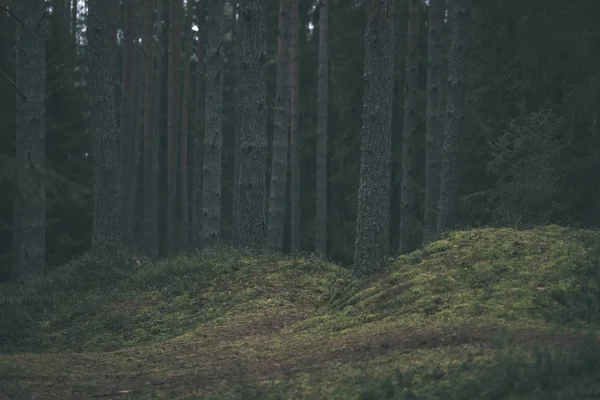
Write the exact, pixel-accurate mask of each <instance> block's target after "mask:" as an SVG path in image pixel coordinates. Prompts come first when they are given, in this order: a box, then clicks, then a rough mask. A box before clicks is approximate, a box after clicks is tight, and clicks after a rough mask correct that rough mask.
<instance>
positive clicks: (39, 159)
mask: <svg viewBox="0 0 600 400" xmlns="http://www.w3.org/2000/svg"><path fill="white" fill-rule="evenodd" d="M45 13H46V6H45V4H44V3H43V2H40V1H37V0H20V1H19V2H18V3H17V9H16V15H17V16H18V17H19V23H17V25H16V26H17V33H16V46H15V47H16V49H17V52H16V81H15V84H16V87H17V88H18V90H19V92H18V93H17V95H16V96H17V98H16V126H15V130H16V141H15V148H16V165H17V168H18V180H17V185H18V193H17V196H16V197H15V203H14V222H13V223H14V229H15V231H14V238H15V239H16V240H15V241H14V244H16V246H17V247H16V249H15V261H16V263H15V264H14V265H13V266H12V271H11V280H12V281H13V282H20V281H22V280H24V279H27V278H28V277H30V276H35V275H41V274H42V272H43V270H44V263H45V254H46V191H45V188H44V168H45V167H44V164H45V151H46V103H45V101H46V38H47V36H48V33H49V32H48V31H49V26H48V21H47V20H44V15H45ZM21 24H23V25H21Z"/></svg>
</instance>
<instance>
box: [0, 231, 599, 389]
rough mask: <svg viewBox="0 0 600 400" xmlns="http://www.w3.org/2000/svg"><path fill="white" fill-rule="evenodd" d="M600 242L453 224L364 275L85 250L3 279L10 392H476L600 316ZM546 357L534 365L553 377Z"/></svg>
mask: <svg viewBox="0 0 600 400" xmlns="http://www.w3.org/2000/svg"><path fill="white" fill-rule="evenodd" d="M597 239H598V237H597V233H596V232H593V231H585V230H573V229H567V228H561V227H557V226H548V227H544V228H539V229H533V230H529V231H519V230H514V229H477V230H470V231H463V232H454V233H451V234H450V235H448V236H446V237H444V238H443V239H442V240H440V241H437V242H435V243H432V244H430V245H429V246H427V247H425V248H423V249H421V250H418V251H416V252H414V253H412V254H410V255H406V256H402V257H399V258H397V259H395V260H392V261H391V262H390V265H389V266H388V268H387V269H386V271H385V272H384V273H382V274H381V275H380V276H377V277H374V278H369V279H365V280H359V279H356V278H354V277H352V276H351V274H350V273H349V272H348V271H346V270H344V269H342V268H340V267H338V266H335V265H332V264H328V263H324V262H322V261H319V260H317V259H313V258H311V257H305V256H298V257H284V256H280V255H276V254H271V253H252V252H242V251H238V250H234V249H230V248H219V249H210V250H207V251H205V252H202V253H199V254H195V255H192V256H179V257H176V258H174V259H172V260H165V261H160V262H157V263H152V262H150V261H149V260H146V259H143V258H139V257H137V256H135V255H132V254H127V253H119V254H116V255H111V256H107V257H106V258H105V259H104V258H103V259H99V258H94V257H93V256H85V257H82V258H80V259H78V260H74V261H73V262H72V263H70V264H68V265H66V266H64V267H61V268H58V269H56V270H55V271H54V272H53V273H51V274H49V275H47V276H45V277H43V278H41V279H38V280H36V281H32V282H29V283H27V284H25V285H22V286H2V287H0V306H1V307H0V318H2V322H3V324H0V350H2V351H4V352H5V353H8V352H11V353H14V354H13V355H4V356H0V377H2V376H5V377H6V378H3V379H4V381H2V382H0V387H4V388H9V389H5V390H7V391H8V390H10V391H8V392H7V393H12V394H13V395H15V396H16V395H24V393H25V394H31V393H34V392H36V391H42V392H43V391H44V389H43V388H44V387H46V386H47V385H49V384H51V385H52V387H53V388H54V389H53V390H54V391H55V392H56V393H57V398H73V396H76V395H75V394H73V393H79V394H81V393H86V394H87V395H92V394H93V395H96V394H98V393H97V392H98V391H100V392H102V391H103V390H104V389H103V388H106V387H127V388H130V390H132V391H134V392H135V393H138V394H139V398H146V397H148V396H150V395H152V396H154V397H155V398H197V397H198V396H197V395H198V393H202V394H203V395H206V396H209V397H210V396H216V397H214V398H239V397H240V395H241V394H240V393H242V392H243V393H246V394H245V395H246V396H250V397H252V393H254V395H255V396H254V398H257V397H256V396H259V395H260V396H262V397H260V398H280V397H286V398H289V397H294V396H296V397H300V398H311V396H312V397H313V398H340V399H341V398H344V399H345V398H357V397H356V396H357V393H363V394H364V396H370V395H373V396H375V394H373V393H376V395H377V396H384V397H385V396H388V395H390V393H393V396H396V397H387V398H405V397H401V396H413V395H414V396H417V397H414V398H438V397H439V396H441V394H440V393H447V390H449V389H448V388H451V386H452V385H453V384H455V383H456V382H463V383H461V385H463V386H461V387H463V389H464V390H463V392H464V393H467V392H469V391H470V392H469V393H475V392H476V391H477V390H483V388H482V387H480V386H476V385H475V386H473V384H472V383H469V382H473V381H474V380H478V379H479V380H481V379H483V378H482V375H480V373H481V371H484V370H485V371H488V369H487V368H488V366H489V368H491V369H490V370H489V371H488V372H486V373H488V374H491V375H493V374H498V371H500V370H502V371H504V370H506V369H507V367H506V365H513V367H511V368H516V367H515V365H522V366H524V367H523V368H526V369H527V371H529V370H531V368H533V367H531V365H530V364H527V363H528V362H529V361H530V360H531V357H532V352H531V348H532V345H533V344H534V343H539V342H543V343H545V344H546V345H548V346H555V345H560V346H561V347H562V348H571V347H577V346H579V343H581V338H582V337H583V336H584V333H585V332H587V330H589V329H591V327H592V326H593V323H594V322H595V321H596V320H597V319H598V317H599V316H600V307H599V306H598V305H599V304H600V300H599V299H600V272H599V271H600V268H597V266H598V260H599V259H600V256H599V255H600V251H599V250H598V249H600V246H598V245H596V244H595V243H596V242H598V240H597ZM498 338H502V341H500V342H498V340H499V339H498ZM499 343H501V345H500V344H499ZM592 347H593V346H591V347H590V346H589V345H588V348H592ZM506 349H508V350H509V351H512V353H511V357H512V358H510V360H508V359H504V358H503V357H504V356H503V354H504V352H505V351H507V350H506ZM49 352H52V355H51V356H50V355H49ZM74 352H76V353H74ZM28 353H29V354H28ZM30 353H37V354H30ZM552 354H554V353H552ZM598 354H600V352H599V353H598ZM561 357H562V356H561ZM555 358H556V357H555ZM499 360H500V361H499ZM502 360H504V361H502ZM545 360H546V361H544V362H545V363H546V364H547V365H548V367H544V368H545V369H539V368H538V370H539V371H542V372H543V371H546V372H545V373H553V372H552V371H554V370H552V369H551V367H550V365H553V364H552V362H554V361H552V360H554V359H549V358H546V359H545ZM556 360H558V361H557V362H559V363H562V364H565V365H566V364H569V363H571V364H569V365H572V366H574V365H575V364H576V361H574V360H572V359H567V358H564V357H563V358H560V357H558V358H556ZM498 362H501V363H503V364H502V365H503V367H502V368H504V369H498V368H501V367H498ZM511 363H513V364H511ZM519 363H521V364H519ZM523 363H525V364H523ZM494 365H496V367H493V366H494ZM528 365H529V366H528ZM61 368H62V369H61ZM493 368H496V369H493ZM519 368H521V367H519ZM536 368H537V367H536ZM552 368H553V367H552ZM573 368H575V367H573ZM575 369H576V368H575ZM16 371H20V372H16ZM66 371H68V372H66ZM395 371H400V375H398V374H397V373H396V372H395ZM490 371H491V372H490ZM494 371H495V372H494ZM542 372H539V373H537V372H536V373H533V372H531V373H529V372H528V373H527V374H529V375H527V374H525V375H523V376H524V378H523V377H522V378H523V379H530V378H528V377H531V376H541V375H540V374H542ZM580 372H581V371H580ZM536 374H537V375H536ZM584 375H585V374H584ZM585 376H587V375H585ZM486 379H487V378H486ZM507 379H508V378H507ZM511 379H512V378H511ZM515 379H516V380H515V382H521V380H519V379H521V378H518V379H517V378H515ZM531 379H533V378H531ZM535 379H538V378H535ZM540 379H541V378H540ZM399 382H400V383H399ZM494 382H495V383H494V384H495V385H497V386H498V385H500V386H501V383H499V382H500V381H498V380H496V381H494ZM8 383H10V385H13V386H10V385H8ZM373 385H375V386H373ZM407 385H408V386H407ZM515 385H516V386H515V387H517V386H518V385H521V386H519V387H520V388H521V389H522V390H526V388H527V387H528V386H527V385H525V384H521V383H519V384H518V385H517V384H515ZM500 386H498V387H500ZM73 387H76V388H78V389H77V390H79V392H77V390H76V391H73ZM548 387H549V388H550V386H548ZM523 388H525V389H523ZM521 389H519V390H521ZM0 390H1V389H0ZM445 390H446V392H444V391H445ZM461 390H462V389H461ZM497 390H498V393H500V392H501V388H500V389H497ZM502 390H504V389H502ZM548 390H550V389H548ZM552 390H554V389H552ZM556 390H558V389H556ZM574 390H575V389H574ZM369 393H371V394H369ZM377 393H378V394H377ZM386 393H387V394H386ZM461 393H462V392H461ZM515 393H516V392H515ZM577 393H580V392H577ZM581 393H583V392H581ZM144 395H147V396H146V397H144ZM135 396H137V395H135ZM135 396H134V398H138V397H135ZM186 396H187V397H186ZM194 396H196V397H194ZM277 396H280V397H277ZM364 396H363V397H361V398H382V397H364ZM398 396H400V397H398ZM418 396H421V397H418ZM435 396H438V397H435ZM84 397H85V396H84ZM406 398H409V397H406ZM439 398H443V396H442V397H439ZM456 398H458V397H456ZM465 398H466V397H465ZM472 398H478V397H477V396H476V395H475V396H474V397H472ZM479 398H482V397H479Z"/></svg>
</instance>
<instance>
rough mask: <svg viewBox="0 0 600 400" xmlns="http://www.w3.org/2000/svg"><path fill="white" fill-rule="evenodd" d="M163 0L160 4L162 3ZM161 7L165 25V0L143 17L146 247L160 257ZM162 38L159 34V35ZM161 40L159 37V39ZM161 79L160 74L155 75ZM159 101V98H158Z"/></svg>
mask: <svg viewBox="0 0 600 400" xmlns="http://www.w3.org/2000/svg"><path fill="white" fill-rule="evenodd" d="M159 3H161V4H159ZM156 6H158V10H159V12H158V15H159V18H158V20H157V21H156V22H157V26H158V25H161V24H162V21H161V18H160V16H161V15H162V13H161V12H160V11H161V10H162V0H152V1H149V2H148V5H147V6H146V13H145V16H144V40H143V43H144V50H145V52H146V55H147V57H148V58H147V59H146V63H145V71H144V94H145V97H144V177H143V179H144V221H143V227H144V229H143V247H144V251H145V253H146V254H147V255H149V256H150V257H152V258H157V257H158V212H159V211H158V130H157V127H156V126H155V123H156V121H155V120H154V115H155V109H156V108H155V107H156V106H155V104H154V102H155V97H154V96H155V92H156V91H155V90H154V89H155V75H154V63H155V60H154V58H155V49H154V47H155V46H154V39H153V34H154V29H153V24H154V20H155V18H154V8H155V7H156ZM158 37H159V38H160V36H158ZM159 40H160V39H159ZM156 78H158V74H157V75H156ZM157 100H158V99H157ZM157 102H158V101H157Z"/></svg>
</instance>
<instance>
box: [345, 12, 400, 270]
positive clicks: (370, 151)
mask: <svg viewBox="0 0 600 400" xmlns="http://www.w3.org/2000/svg"><path fill="white" fill-rule="evenodd" d="M393 73H394V11H393V2H392V1H391V0H368V2H367V26H366V29H365V67H364V81H365V89H364V96H363V137H362V142H361V159H360V177H359V179H360V184H359V189H358V205H357V216H356V242H355V243H356V244H355V249H354V264H353V269H354V270H355V271H356V272H357V273H358V274H362V275H366V274H371V273H374V272H376V271H378V270H380V269H381V268H382V267H383V266H384V264H385V261H386V258H387V256H388V253H389V223H390V221H389V215H390V147H391V129H392V106H393V87H394V75H393Z"/></svg>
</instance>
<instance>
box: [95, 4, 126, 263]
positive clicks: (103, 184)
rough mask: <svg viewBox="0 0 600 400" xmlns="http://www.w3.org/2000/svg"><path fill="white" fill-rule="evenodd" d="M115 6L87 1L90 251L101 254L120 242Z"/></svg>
mask: <svg viewBox="0 0 600 400" xmlns="http://www.w3.org/2000/svg"><path fill="white" fill-rule="evenodd" d="M113 7H115V2H112V1H105V0H88V19H89V22H88V29H87V35H88V52H89V53H88V54H89V58H88V71H89V72H88V82H89V86H88V95H89V101H90V104H89V107H90V129H91V131H92V138H93V142H92V156H93V162H94V225H93V233H92V247H93V248H94V250H96V251H98V252H100V251H103V250H107V249H112V248H115V247H116V246H118V245H119V244H120V241H121V220H120V218H121V212H120V205H121V203H120V200H121V187H120V186H119V158H118V156H117V147H118V144H117V143H118V136H117V124H116V121H115V102H114V98H115V96H114V85H113V79H112V78H113V69H112V66H113V63H112V48H111V45H112V40H111V36H112V30H113V29H115V24H114V20H113V18H112V16H113V15H114V9H113Z"/></svg>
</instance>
